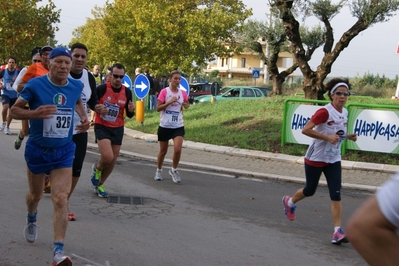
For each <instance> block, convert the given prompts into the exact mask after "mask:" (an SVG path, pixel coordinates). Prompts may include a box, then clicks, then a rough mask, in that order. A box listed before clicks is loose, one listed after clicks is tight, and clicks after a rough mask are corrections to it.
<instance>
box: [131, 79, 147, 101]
mask: <svg viewBox="0 0 399 266" xmlns="http://www.w3.org/2000/svg"><path fill="white" fill-rule="evenodd" d="M149 92H150V81H149V80H148V78H147V77H146V76H145V75H143V74H139V75H137V76H136V78H135V80H134V93H135V94H136V96H137V98H139V99H144V98H145V96H147V94H148V93H149Z"/></svg>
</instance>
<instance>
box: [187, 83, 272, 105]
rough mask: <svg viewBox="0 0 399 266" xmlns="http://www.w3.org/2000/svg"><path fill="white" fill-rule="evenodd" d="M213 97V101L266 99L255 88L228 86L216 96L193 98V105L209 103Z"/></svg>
mask: <svg viewBox="0 0 399 266" xmlns="http://www.w3.org/2000/svg"><path fill="white" fill-rule="evenodd" d="M212 97H214V101H224V100H244V99H261V98H264V97H266V96H265V94H264V93H263V92H262V91H261V90H260V89H258V88H256V87H251V86H229V87H224V88H222V89H221V90H220V91H219V93H218V95H216V96H212V95H203V96H199V97H196V98H195V102H194V103H205V102H210V101H211V98H212Z"/></svg>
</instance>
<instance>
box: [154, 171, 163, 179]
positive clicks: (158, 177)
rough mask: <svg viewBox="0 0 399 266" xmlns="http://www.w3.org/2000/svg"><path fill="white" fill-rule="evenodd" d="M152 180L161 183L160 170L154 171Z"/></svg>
mask: <svg viewBox="0 0 399 266" xmlns="http://www.w3.org/2000/svg"><path fill="white" fill-rule="evenodd" d="M154 179H155V180H156V181H162V170H159V169H157V170H156V171H155V177H154Z"/></svg>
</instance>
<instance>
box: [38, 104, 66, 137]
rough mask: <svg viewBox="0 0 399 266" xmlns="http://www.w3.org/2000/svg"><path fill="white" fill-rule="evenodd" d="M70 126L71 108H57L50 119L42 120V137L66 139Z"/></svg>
mask: <svg viewBox="0 0 399 266" xmlns="http://www.w3.org/2000/svg"><path fill="white" fill-rule="evenodd" d="M71 126H72V108H62V107H59V108H57V113H56V114H55V115H54V116H53V117H52V118H47V119H43V137H46V138H67V137H68V134H69V129H70V128H71Z"/></svg>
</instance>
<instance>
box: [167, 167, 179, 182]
mask: <svg viewBox="0 0 399 266" xmlns="http://www.w3.org/2000/svg"><path fill="white" fill-rule="evenodd" d="M169 175H170V176H171V177H172V180H173V182H175V183H180V182H181V178H180V174H179V172H178V171H177V170H174V171H172V169H170V170H169Z"/></svg>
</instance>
